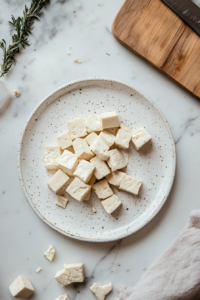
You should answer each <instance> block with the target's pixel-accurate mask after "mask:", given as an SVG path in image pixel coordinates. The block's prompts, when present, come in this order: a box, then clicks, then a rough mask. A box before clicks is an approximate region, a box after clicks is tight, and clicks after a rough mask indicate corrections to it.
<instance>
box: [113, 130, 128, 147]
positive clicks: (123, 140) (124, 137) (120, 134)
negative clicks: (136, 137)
mask: <svg viewBox="0 0 200 300" xmlns="http://www.w3.org/2000/svg"><path fill="white" fill-rule="evenodd" d="M130 140H131V134H130V132H129V131H128V129H127V128H126V127H125V126H123V125H121V128H120V129H119V130H118V131H117V135H116V139H115V145H116V146H118V147H120V148H122V149H128V148H129V143H130Z"/></svg>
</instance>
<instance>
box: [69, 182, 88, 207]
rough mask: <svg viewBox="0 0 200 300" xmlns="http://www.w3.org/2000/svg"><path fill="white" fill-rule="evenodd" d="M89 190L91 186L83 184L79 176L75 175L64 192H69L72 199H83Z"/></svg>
mask: <svg viewBox="0 0 200 300" xmlns="http://www.w3.org/2000/svg"><path fill="white" fill-rule="evenodd" d="M90 190H91V186H90V185H87V184H85V183H84V182H83V181H81V180H80V179H79V178H77V177H75V178H74V180H73V181H72V182H71V183H70V185H69V186H68V188H67V189H66V192H67V193H69V194H70V196H72V197H73V198H74V199H76V200H78V201H83V199H84V198H85V196H86V195H87V194H88V193H89V191H90Z"/></svg>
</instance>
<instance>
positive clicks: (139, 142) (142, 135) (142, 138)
mask: <svg viewBox="0 0 200 300" xmlns="http://www.w3.org/2000/svg"><path fill="white" fill-rule="evenodd" d="M150 140H151V136H150V134H149V133H148V132H147V131H146V130H145V129H144V128H140V129H139V130H137V131H136V132H134V134H133V135H132V138H131V141H132V143H133V145H134V147H135V149H136V150H140V148H141V147H142V146H144V145H145V144H146V143H147V142H149V141H150Z"/></svg>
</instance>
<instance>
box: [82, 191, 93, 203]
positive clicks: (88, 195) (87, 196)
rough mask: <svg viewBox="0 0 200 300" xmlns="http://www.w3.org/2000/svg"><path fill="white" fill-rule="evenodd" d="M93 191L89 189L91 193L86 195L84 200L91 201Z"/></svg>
mask: <svg viewBox="0 0 200 300" xmlns="http://www.w3.org/2000/svg"><path fill="white" fill-rule="evenodd" d="M91 194H92V192H91V191H89V193H88V194H87V195H86V196H85V198H84V199H83V200H84V201H89V200H90V197H91Z"/></svg>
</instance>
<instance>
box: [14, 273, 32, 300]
mask: <svg viewBox="0 0 200 300" xmlns="http://www.w3.org/2000/svg"><path fill="white" fill-rule="evenodd" d="M9 289H10V292H11V295H12V296H13V297H15V298H21V299H28V297H29V296H30V295H32V294H33V292H34V288H33V286H32V284H31V282H30V280H29V279H28V278H27V277H25V276H21V275H20V276H18V277H17V278H16V279H15V280H14V281H13V283H12V284H11V285H10V286H9Z"/></svg>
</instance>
